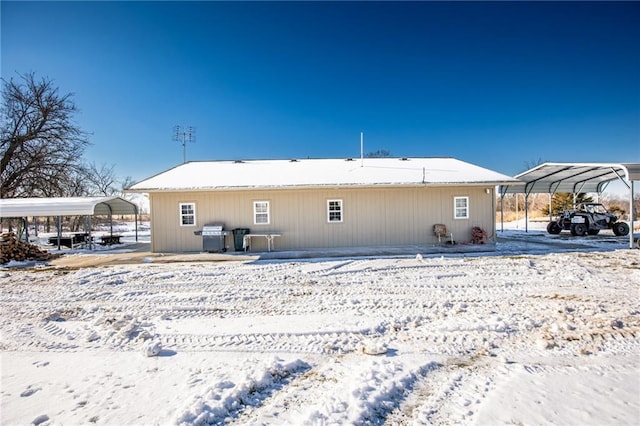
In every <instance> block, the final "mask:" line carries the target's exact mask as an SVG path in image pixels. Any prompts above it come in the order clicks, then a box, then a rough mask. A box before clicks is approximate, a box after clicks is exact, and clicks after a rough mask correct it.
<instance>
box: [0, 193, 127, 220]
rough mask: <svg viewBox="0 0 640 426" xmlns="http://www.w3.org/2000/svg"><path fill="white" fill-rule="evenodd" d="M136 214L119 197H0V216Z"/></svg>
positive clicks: (125, 201)
mask: <svg viewBox="0 0 640 426" xmlns="http://www.w3.org/2000/svg"><path fill="white" fill-rule="evenodd" d="M109 213H112V214H137V213H138V207H137V206H136V205H135V204H133V203H131V202H129V201H127V200H125V199H123V198H120V197H54V198H2V199H0V217H23V216H67V215H69V216H91V215H94V214H109Z"/></svg>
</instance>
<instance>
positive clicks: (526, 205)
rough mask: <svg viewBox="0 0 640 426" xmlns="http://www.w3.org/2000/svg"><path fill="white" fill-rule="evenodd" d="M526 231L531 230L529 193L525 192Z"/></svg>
mask: <svg viewBox="0 0 640 426" xmlns="http://www.w3.org/2000/svg"><path fill="white" fill-rule="evenodd" d="M524 232H529V194H524Z"/></svg>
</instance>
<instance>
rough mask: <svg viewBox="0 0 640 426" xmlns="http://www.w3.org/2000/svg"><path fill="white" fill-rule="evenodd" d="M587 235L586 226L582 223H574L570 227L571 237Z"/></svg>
mask: <svg viewBox="0 0 640 426" xmlns="http://www.w3.org/2000/svg"><path fill="white" fill-rule="evenodd" d="M586 233H587V226H586V225H585V224H584V223H574V224H573V225H571V235H574V236H577V237H584V236H585V234H586Z"/></svg>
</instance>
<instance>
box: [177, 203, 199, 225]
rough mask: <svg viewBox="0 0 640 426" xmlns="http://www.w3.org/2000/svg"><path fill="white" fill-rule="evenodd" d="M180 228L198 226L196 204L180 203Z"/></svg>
mask: <svg viewBox="0 0 640 426" xmlns="http://www.w3.org/2000/svg"><path fill="white" fill-rule="evenodd" d="M180 226H196V203H180Z"/></svg>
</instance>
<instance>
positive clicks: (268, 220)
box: [253, 200, 271, 225]
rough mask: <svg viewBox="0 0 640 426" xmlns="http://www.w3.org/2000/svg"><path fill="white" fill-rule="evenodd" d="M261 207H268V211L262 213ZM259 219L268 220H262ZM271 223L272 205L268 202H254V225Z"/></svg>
mask: <svg viewBox="0 0 640 426" xmlns="http://www.w3.org/2000/svg"><path fill="white" fill-rule="evenodd" d="M261 206H266V211H261ZM259 218H266V222H265V221H264V220H260V221H259ZM270 223H271V204H270V203H269V201H266V200H259V201H254V202H253V224H254V225H269V224H270Z"/></svg>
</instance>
